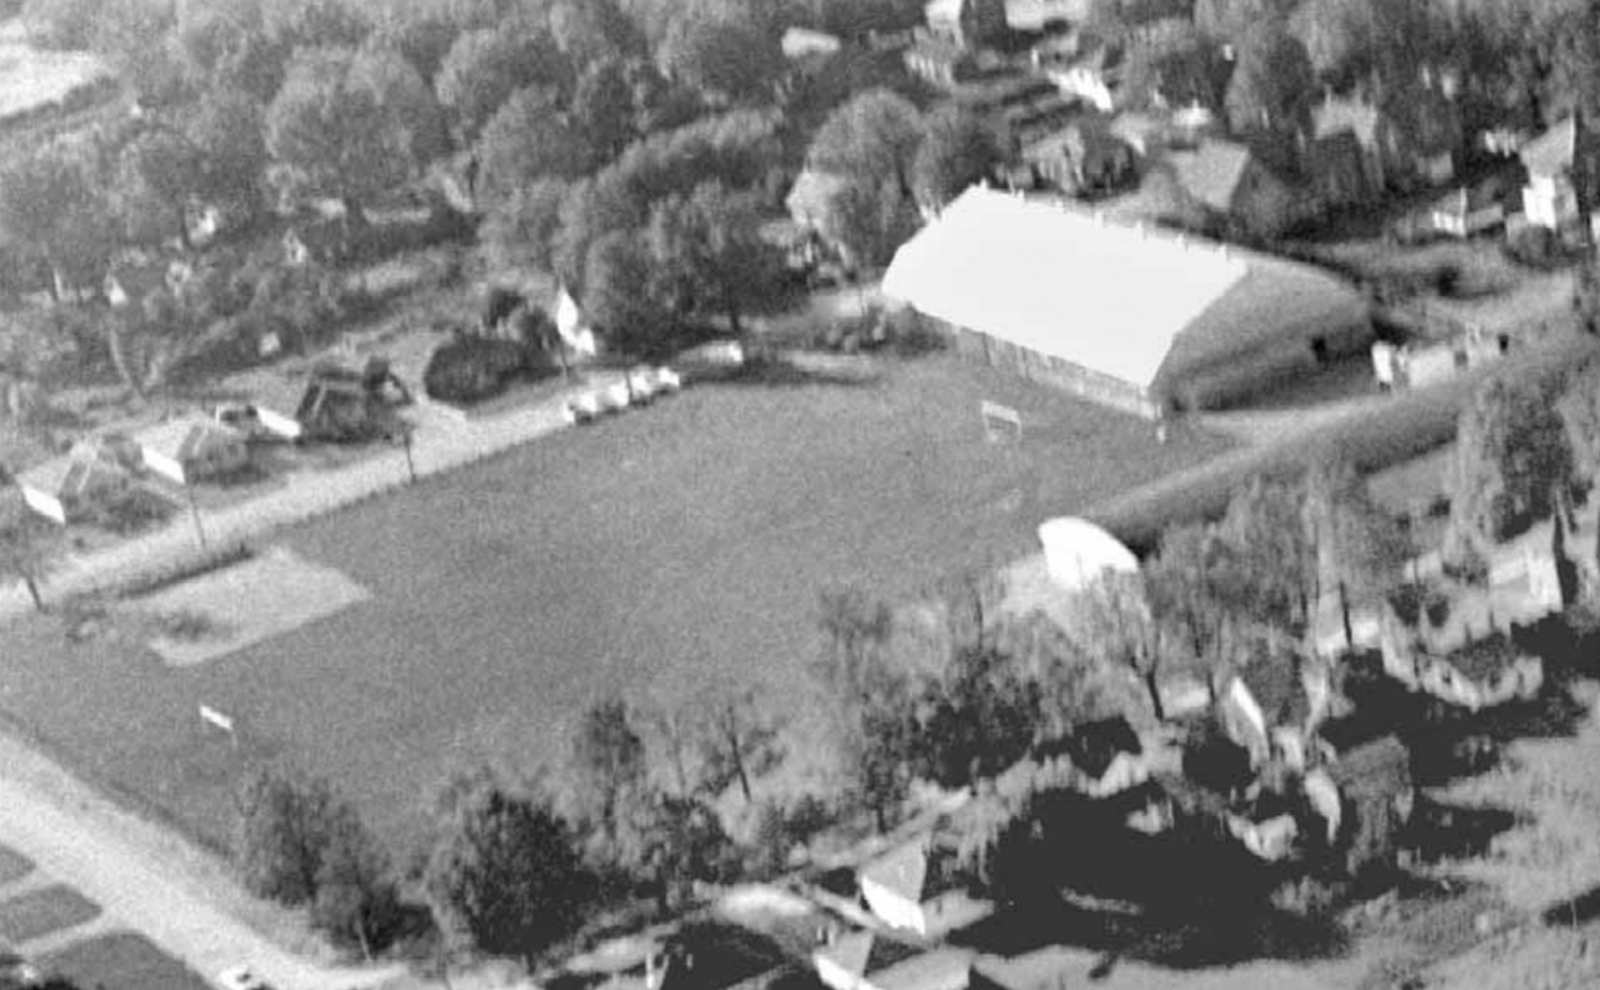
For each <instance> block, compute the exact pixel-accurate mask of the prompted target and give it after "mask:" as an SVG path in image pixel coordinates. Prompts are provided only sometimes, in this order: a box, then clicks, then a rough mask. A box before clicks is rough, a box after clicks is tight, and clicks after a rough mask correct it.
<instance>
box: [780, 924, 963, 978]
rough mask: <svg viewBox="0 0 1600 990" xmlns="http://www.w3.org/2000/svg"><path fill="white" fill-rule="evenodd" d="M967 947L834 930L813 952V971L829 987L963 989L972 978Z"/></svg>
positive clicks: (870, 933)
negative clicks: (837, 933) (919, 943)
mask: <svg viewBox="0 0 1600 990" xmlns="http://www.w3.org/2000/svg"><path fill="white" fill-rule="evenodd" d="M975 957H976V953H974V952H973V951H972V950H970V949H961V948H955V947H950V946H946V947H942V948H936V949H930V950H928V951H926V952H924V951H922V950H921V949H919V948H918V947H916V946H913V945H910V944H908V943H906V942H902V941H898V940H896V939H893V938H889V937H887V936H884V935H878V934H875V933H873V932H867V931H860V932H852V933H850V934H847V935H841V936H838V937H837V938H835V939H834V940H833V942H832V943H831V944H828V945H825V946H823V947H822V948H820V949H818V950H816V952H814V953H813V954H812V962H813V964H814V965H815V966H816V968H817V976H818V977H819V978H820V979H821V980H822V982H823V984H824V985H825V986H827V987H829V988H831V990H966V988H967V987H968V985H969V984H970V982H971V978H972V961H973V959H974V958H975Z"/></svg>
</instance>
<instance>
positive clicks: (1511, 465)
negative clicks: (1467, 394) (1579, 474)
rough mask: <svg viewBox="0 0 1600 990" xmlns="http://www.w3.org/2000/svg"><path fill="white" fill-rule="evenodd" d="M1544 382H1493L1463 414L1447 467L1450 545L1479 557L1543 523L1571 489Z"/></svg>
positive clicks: (1563, 447)
mask: <svg viewBox="0 0 1600 990" xmlns="http://www.w3.org/2000/svg"><path fill="white" fill-rule="evenodd" d="M1546 388H1547V384H1546V383H1540V382H1518V381H1512V380H1511V379H1509V378H1507V377H1506V376H1499V377H1496V378H1493V379H1490V380H1489V381H1487V382H1485V383H1484V384H1483V385H1482V386H1481V387H1480V388H1479V389H1478V391H1477V393H1476V394H1474V396H1473V399H1472V402H1471V404H1469V405H1468V406H1467V407H1466V408H1465V409H1463V410H1462V411H1461V419H1460V425H1459V426H1458V427H1457V430H1456V449H1455V456H1454V458H1453V459H1452V461H1451V465H1450V475H1449V486H1450V525H1451V540H1452V545H1453V546H1454V547H1456V548H1461V547H1462V545H1463V543H1475V544H1477V547H1478V549H1479V550H1480V551H1482V550H1485V549H1487V547H1489V546H1493V545H1494V544H1496V543H1499V542H1500V541H1502V540H1504V539H1507V538H1509V537H1511V536H1515V535H1516V534H1517V533H1519V532H1521V531H1523V530H1525V529H1526V528H1527V527H1528V526H1529V525H1531V524H1533V523H1535V522H1537V521H1539V520H1541V519H1545V518H1547V517H1549V515H1550V514H1551V512H1552V511H1553V510H1554V507H1555V506H1556V504H1557V493H1558V492H1560V491H1561V490H1563V489H1570V487H1571V485H1572V472H1573V468H1572V455H1571V451H1570V450H1569V449H1568V447H1567V443H1566V437H1565V435H1564V431H1563V428H1562V424H1561V420H1560V417H1559V416H1558V415H1557V414H1556V412H1555V410H1554V409H1553V408H1552V404H1551V403H1550V401H1549V399H1548V396H1547V395H1546V394H1545V391H1546Z"/></svg>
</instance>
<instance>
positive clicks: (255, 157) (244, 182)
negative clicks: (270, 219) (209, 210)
mask: <svg viewBox="0 0 1600 990" xmlns="http://www.w3.org/2000/svg"><path fill="white" fill-rule="evenodd" d="M265 129H266V117H265V115H264V114H263V113H262V110H261V106H260V104H259V103H257V102H256V101H255V100H254V99H253V98H252V97H251V96H250V95H249V94H247V93H244V92H241V91H238V90H227V89H223V90H214V91H208V92H206V93H204V94H203V95H202V96H201V97H200V99H199V101H198V103H196V104H195V105H194V106H193V108H192V109H191V110H190V112H189V115H188V117H187V118H186V119H185V120H184V122H183V131H184V136H185V137H186V138H187V139H188V141H189V143H190V144H192V145H193V146H194V147H195V148H196V149H197V150H198V151H199V153H200V155H201V161H200V175H199V177H198V179H199V185H198V188H197V189H196V190H195V191H196V193H197V195H198V196H199V198H200V199H201V200H202V201H203V202H206V203H210V204H213V205H220V206H223V207H225V208H227V209H229V210H233V211H237V212H238V213H240V214H242V215H243V216H244V217H245V218H247V219H248V218H252V217H254V216H256V215H257V214H258V213H259V211H260V209H261V207H262V195H261V194H262V187H263V180H264V179H265V177H266V171H267V160H268V156H267V142H266V130H265Z"/></svg>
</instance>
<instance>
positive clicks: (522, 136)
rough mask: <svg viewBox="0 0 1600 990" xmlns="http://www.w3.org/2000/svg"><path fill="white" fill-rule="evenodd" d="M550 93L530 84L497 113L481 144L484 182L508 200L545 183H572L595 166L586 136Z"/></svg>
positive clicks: (490, 120) (491, 192) (501, 197)
mask: <svg viewBox="0 0 1600 990" xmlns="http://www.w3.org/2000/svg"><path fill="white" fill-rule="evenodd" d="M552 99H553V97H552V95H551V93H550V92H549V91H548V90H545V89H541V88H539V87H532V86H530V87H529V88H527V89H522V90H518V91H517V92H516V93H514V94H512V96H511V97H510V99H508V100H506V101H505V104H504V105H502V106H501V107H500V109H499V110H497V111H495V114H494V116H493V117H491V118H489V123H488V124H487V126H485V127H484V129H483V137H482V139H481V140H480V141H479V152H478V154H479V157H480V160H481V161H482V169H483V182H482V185H484V186H485V187H486V188H487V189H488V191H489V193H490V195H491V196H492V197H494V198H500V199H503V198H505V197H508V196H510V195H512V194H513V193H514V192H515V191H516V190H518V189H520V188H522V187H524V186H526V185H529V184H531V183H534V182H537V181H539V180H542V179H570V178H573V177H575V176H577V175H579V174H581V173H582V172H583V171H584V170H585V169H586V168H587V167H588V166H589V163H590V159H591V150H590V147H589V144H588V141H587V139H586V138H585V136H584V134H583V132H582V131H581V130H579V129H578V128H575V127H573V126H571V125H570V124H569V123H568V121H567V117H566V115H565V114H564V113H562V112H561V110H560V108H558V107H557V106H556V105H555V103H553V102H552Z"/></svg>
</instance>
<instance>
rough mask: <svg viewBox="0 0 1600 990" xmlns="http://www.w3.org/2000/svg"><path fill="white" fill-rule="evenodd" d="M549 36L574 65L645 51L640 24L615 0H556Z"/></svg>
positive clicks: (552, 9) (594, 62) (551, 12)
mask: <svg viewBox="0 0 1600 990" xmlns="http://www.w3.org/2000/svg"><path fill="white" fill-rule="evenodd" d="M549 21H550V36H551V37H552V38H554V39H555V43H556V47H557V48H559V49H560V50H561V53H562V54H563V55H565V56H566V57H567V60H568V61H570V62H571V63H572V64H573V65H594V64H596V63H599V62H603V61H606V60H608V59H616V58H624V57H627V56H630V55H637V54H639V53H641V52H643V51H644V48H645V42H644V37H643V36H642V35H641V34H640V33H639V27H638V25H637V24H635V23H634V22H633V21H632V20H631V19H629V17H628V15H627V14H626V13H624V12H623V10H622V8H621V7H619V6H618V5H617V3H616V2H615V0H556V2H555V3H553V4H552V5H551V6H550V18H549Z"/></svg>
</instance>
